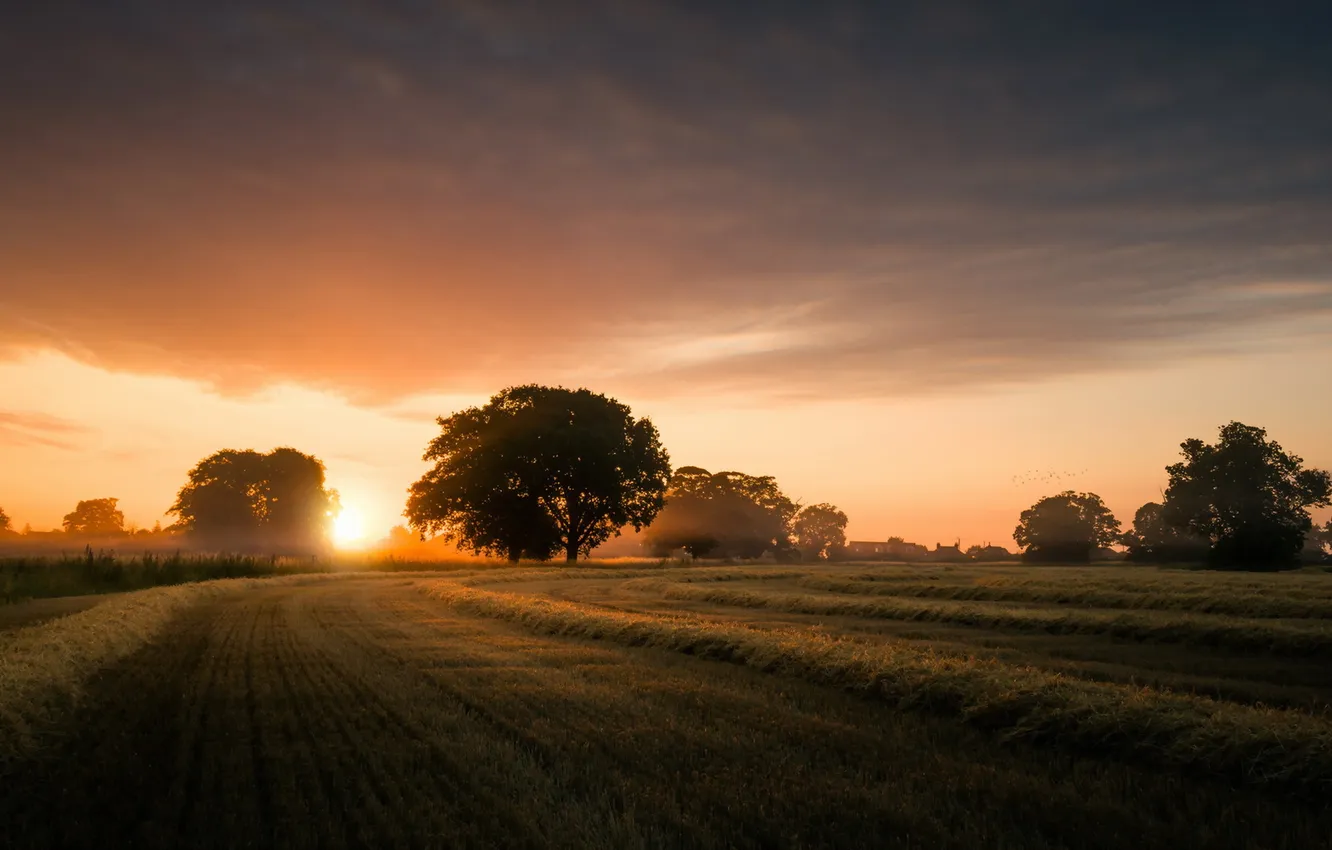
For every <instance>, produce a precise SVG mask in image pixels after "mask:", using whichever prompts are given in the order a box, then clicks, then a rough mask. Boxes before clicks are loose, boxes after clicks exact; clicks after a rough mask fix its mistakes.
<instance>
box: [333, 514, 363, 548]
mask: <svg viewBox="0 0 1332 850" xmlns="http://www.w3.org/2000/svg"><path fill="white" fill-rule="evenodd" d="M364 541H365V520H364V518H362V516H361V512H360V511H358V510H357V509H356V508H354V507H351V506H343V508H342V510H340V511H338V515H337V516H335V517H333V542H334V543H335V544H337V545H338V546H341V547H343V548H346V549H351V548H355V547H356V546H358V545H359V544H361V543H363V542H364Z"/></svg>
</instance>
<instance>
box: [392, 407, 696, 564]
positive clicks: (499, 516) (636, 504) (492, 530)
mask: <svg viewBox="0 0 1332 850" xmlns="http://www.w3.org/2000/svg"><path fill="white" fill-rule="evenodd" d="M438 422H439V426H440V434H439V436H437V437H436V438H435V439H434V440H432V441H431V442H430V445H429V446H427V447H426V452H425V456H424V457H425V460H428V461H433V462H434V467H433V468H431V469H430V470H429V471H428V472H427V473H426V474H425V475H424V476H422V477H421V479H420V480H419V481H417V482H416V483H415V484H413V485H412V487H411V489H410V491H409V495H408V499H407V509H406V511H405V512H404V513H405V515H406V517H407V519H408V522H409V524H410V525H411V527H412V528H414V529H416V530H417V531H419V532H421V533H423V534H443V535H445V536H447V537H449V538H451V539H454V540H456V541H457V542H458V543H459V544H460V545H462V546H465V547H467V548H469V549H472V550H473V551H475V552H478V553H482V552H486V553H490V554H497V555H502V556H506V557H508V558H509V559H510V560H517V559H518V558H519V557H520V556H523V555H526V556H529V557H536V558H541V559H544V558H548V557H550V555H551V554H552V553H553V552H556V551H563V552H564V554H565V558H566V560H568V561H576V560H577V559H578V557H579V555H586V554H587V553H588V552H589V551H591V550H592V549H593V548H594V547H596V546H598V545H599V544H601V543H604V542H605V541H606V540H608V539H609V538H610V537H612V536H615V535H618V534H619V533H620V529H621V528H623V527H625V526H632V527H633V528H634V529H636V530H637V529H641V528H642V527H643V526H644V525H646V524H647V523H649V522H651V521H652V519H653V517H655V516H656V515H657V512H658V511H660V510H661V507H662V504H663V503H664V500H665V493H666V484H667V481H668V479H669V476H670V472H671V467H670V458H669V457H668V456H667V454H666V450H665V449H664V448H663V447H662V445H661V441H660V438H659V437H658V435H657V429H656V427H655V426H654V425H653V424H652V422H651V421H650V420H649V419H647V418H646V417H644V418H642V419H635V418H634V416H633V414H632V412H631V411H630V409H629V408H628V407H627V406H625V405H623V404H621V403H620V402H618V401H616V400H614V399H611V398H607V397H606V396H604V395H601V394H599V393H594V392H592V391H590V390H586V389H580V390H567V389H564V388H563V387H543V386H537V385H527V386H521V387H510V388H509V389H506V390H504V391H502V392H500V393H498V394H497V395H495V396H494V397H493V398H491V399H490V401H489V402H487V403H486V404H485V405H483V406H482V407H472V408H468V409H467V410H463V411H460V412H459V413H455V414H454V415H452V416H450V417H448V418H447V419H446V418H443V417H441V418H440V419H439V420H438Z"/></svg>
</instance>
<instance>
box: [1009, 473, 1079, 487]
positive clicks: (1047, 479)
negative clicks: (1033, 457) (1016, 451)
mask: <svg viewBox="0 0 1332 850" xmlns="http://www.w3.org/2000/svg"><path fill="white" fill-rule="evenodd" d="M1086 474H1087V470H1086V469H1079V470H1078V471H1077V472H1056V471H1055V470H1053V469H1029V470H1027V471H1026V472H1020V473H1018V474H1017V475H1014V476H1013V477H1012V478H1011V479H1009V480H1010V481H1012V482H1013V484H1014V486H1018V487H1021V486H1022V485H1024V484H1059V483H1062V482H1064V481H1069V480H1071V479H1074V478H1081V477H1082V476H1084V475H1086Z"/></svg>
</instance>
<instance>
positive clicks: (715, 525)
mask: <svg viewBox="0 0 1332 850" xmlns="http://www.w3.org/2000/svg"><path fill="white" fill-rule="evenodd" d="M795 514H796V504H795V502H793V501H791V499H789V498H787V496H786V494H784V493H783V492H782V491H781V488H780V487H778V486H777V480H776V479H775V478H773V477H772V476H770V475H762V476H758V475H746V474H745V473H743V472H734V471H729V470H728V471H725V472H717V473H712V472H708V471H707V470H706V469H703V468H701V467H697V466H684V467H681V468H680V469H678V470H676V472H675V474H674V475H673V476H671V483H670V490H669V491H668V492H667V499H666V508H665V509H664V510H663V511H662V512H661V516H659V517H658V518H657V519H656V521H654V522H653V523H652V526H651V527H650V528H649V529H648V531H647V534H646V535H645V537H644V544H645V545H646V546H647V547H648V548H649V550H650V551H652V552H653V553H654V554H657V555H665V554H667V553H669V552H672V551H674V550H676V549H684V550H685V551H686V552H688V553H689V554H690V555H692V556H694V557H703V556H705V555H718V556H726V557H737V558H757V557H759V556H760V555H762V554H763V553H765V552H772V553H774V554H775V555H777V556H778V557H787V556H790V555H791V554H792V553H793V552H794V549H793V547H792V544H791V521H792V519H793V518H794V517H795Z"/></svg>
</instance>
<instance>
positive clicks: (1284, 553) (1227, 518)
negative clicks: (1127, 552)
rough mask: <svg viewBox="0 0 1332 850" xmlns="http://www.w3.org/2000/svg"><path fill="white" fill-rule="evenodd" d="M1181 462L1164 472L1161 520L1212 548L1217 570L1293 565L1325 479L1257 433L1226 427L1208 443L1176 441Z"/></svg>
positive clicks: (1331, 482)
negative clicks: (1311, 509)
mask: <svg viewBox="0 0 1332 850" xmlns="http://www.w3.org/2000/svg"><path fill="white" fill-rule="evenodd" d="M1180 453H1181V454H1182V455H1183V456H1184V460H1182V461H1180V462H1179V463H1174V464H1171V465H1170V466H1167V467H1166V472H1167V473H1168V474H1169V476H1170V484H1169V485H1168V486H1167V487H1166V492H1165V503H1164V506H1163V515H1164V517H1165V521H1166V522H1168V523H1169V524H1171V525H1173V526H1175V527H1177V528H1185V529H1188V531H1189V532H1191V533H1192V534H1194V535H1197V536H1198V537H1201V538H1203V539H1205V540H1207V541H1209V542H1210V544H1211V551H1210V552H1209V555H1208V557H1209V560H1210V561H1211V563H1212V564H1214V565H1216V566H1221V567H1232V568H1234V567H1240V568H1248V569H1276V568H1281V567H1287V566H1293V565H1294V564H1295V563H1296V562H1297V560H1298V558H1299V553H1300V549H1301V548H1302V547H1303V545H1304V535H1305V534H1306V533H1308V532H1309V531H1310V530H1311V528H1312V527H1313V521H1312V520H1311V519H1310V517H1309V512H1308V510H1307V509H1308V508H1310V507H1325V506H1327V505H1328V504H1329V497H1330V496H1332V475H1329V474H1328V473H1327V472H1326V471H1325V470H1321V469H1305V468H1304V461H1303V459H1301V458H1300V457H1298V456H1296V455H1293V454H1289V453H1287V452H1285V451H1283V450H1282V448H1281V446H1280V445H1279V444H1278V443H1277V442H1276V441H1274V440H1268V439H1267V432H1266V431H1265V430H1263V429H1262V428H1257V427H1253V426H1250V425H1244V424H1242V423H1240V422H1231V423H1229V424H1227V425H1224V426H1222V427H1221V429H1220V438H1219V439H1218V440H1217V442H1216V444H1215V445H1208V444H1207V443H1204V442H1203V441H1202V440H1199V439H1189V440H1185V441H1184V442H1183V443H1180Z"/></svg>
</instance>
